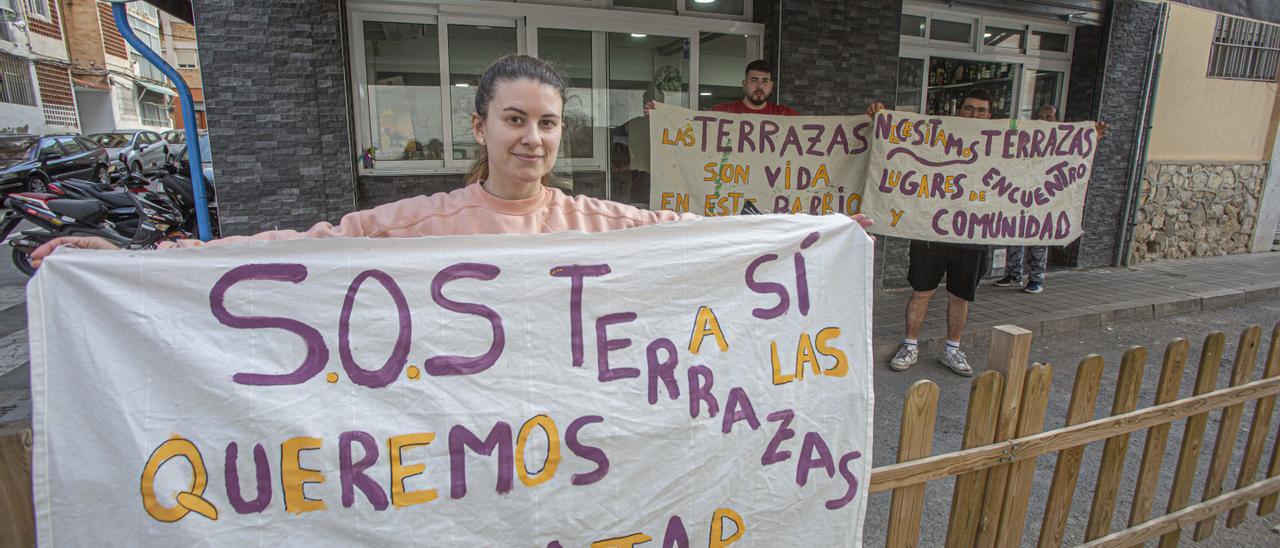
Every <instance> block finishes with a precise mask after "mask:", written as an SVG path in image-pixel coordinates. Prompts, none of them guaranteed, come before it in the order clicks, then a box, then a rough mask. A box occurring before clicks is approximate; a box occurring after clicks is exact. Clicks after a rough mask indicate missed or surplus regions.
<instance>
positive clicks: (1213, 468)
mask: <svg viewBox="0 0 1280 548" xmlns="http://www.w3.org/2000/svg"><path fill="white" fill-rule="evenodd" d="M1261 337H1262V329H1260V328H1259V327H1258V326H1256V325H1255V326H1253V327H1250V328H1248V329H1246V330H1244V332H1242V333H1240V344H1239V346H1237V347H1236V362H1235V365H1233V366H1232V368H1231V386H1237V385H1241V384H1244V383H1247V382H1249V377H1250V376H1251V375H1252V373H1253V365H1254V362H1255V361H1256V360H1257V359H1258V339H1260V338H1261ZM1243 414H1244V404H1243V403H1241V404H1236V405H1232V406H1231V407H1228V408H1226V409H1223V410H1222V421H1221V422H1219V423H1218V439H1217V442H1216V445H1214V447H1213V459H1212V460H1210V461H1209V476H1208V478H1206V479H1205V482H1204V496H1202V497H1201V499H1200V500H1209V499H1213V498H1217V496H1218V495H1221V494H1222V481H1223V480H1224V479H1226V475H1227V467H1228V466H1230V465H1231V453H1232V452H1233V451H1235V447H1236V433H1237V432H1238V431H1239V430H1240V419H1241V415H1243ZM1217 518H1218V516H1216V515H1215V516H1212V517H1209V518H1206V519H1204V520H1201V521H1200V523H1197V524H1196V532H1195V535H1194V536H1192V537H1191V538H1194V539H1195V540H1196V542H1200V541H1203V540H1204V539H1207V538H1209V535H1212V534H1213V523H1214V522H1215V521H1217Z"/></svg>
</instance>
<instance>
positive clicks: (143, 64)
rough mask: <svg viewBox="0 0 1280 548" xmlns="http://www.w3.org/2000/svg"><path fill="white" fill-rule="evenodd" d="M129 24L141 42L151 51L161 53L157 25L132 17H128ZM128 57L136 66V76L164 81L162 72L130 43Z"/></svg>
mask: <svg viewBox="0 0 1280 548" xmlns="http://www.w3.org/2000/svg"><path fill="white" fill-rule="evenodd" d="M129 25H130V26H131V27H133V32H134V34H137V35H138V38H140V39H142V42H143V43H144V44H146V45H147V47H149V48H151V51H153V52H155V53H156V54H157V55H160V54H161V52H162V51H163V50H162V46H161V43H160V28H159V27H157V26H155V25H153V24H151V23H148V22H146V21H142V20H140V19H137V18H134V17H130V18H129ZM129 59H130V60H132V61H133V62H134V64H135V66H136V67H137V72H136V75H137V76H141V77H143V78H147V79H150V80H155V81H157V82H163V81H165V76H164V73H163V72H160V69H159V68H156V66H155V65H152V64H151V61H148V60H147V58H146V57H143V56H142V54H141V53H139V52H138V51H137V50H135V49H133V46H132V45H131V46H129Z"/></svg>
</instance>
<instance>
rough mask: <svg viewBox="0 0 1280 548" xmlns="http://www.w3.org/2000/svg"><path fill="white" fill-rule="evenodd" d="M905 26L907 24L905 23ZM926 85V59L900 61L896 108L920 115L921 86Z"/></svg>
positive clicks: (903, 59) (901, 59)
mask: <svg viewBox="0 0 1280 548" xmlns="http://www.w3.org/2000/svg"><path fill="white" fill-rule="evenodd" d="M904 24H905V23H904ZM923 83H924V59H911V58H908V57H902V58H899V59H898V96H897V97H896V100H895V102H894V108H895V109H897V110H903V111H907V112H915V113H917V114H919V113H920V96H921V90H920V86H921V85H922V84H923Z"/></svg>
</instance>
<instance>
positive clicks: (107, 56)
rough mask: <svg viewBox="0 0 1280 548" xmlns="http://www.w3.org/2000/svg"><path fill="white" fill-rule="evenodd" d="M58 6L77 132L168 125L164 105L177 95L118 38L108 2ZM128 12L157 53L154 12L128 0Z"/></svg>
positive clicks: (72, 0) (79, 0) (77, 0)
mask: <svg viewBox="0 0 1280 548" xmlns="http://www.w3.org/2000/svg"><path fill="white" fill-rule="evenodd" d="M61 5H62V9H63V11H64V20H65V26H66V29H67V43H68V46H69V48H70V52H71V62H72V64H73V66H72V67H71V74H72V77H73V81H74V83H75V97H76V102H77V103H78V105H79V110H80V120H81V126H82V129H83V131H84V132H85V133H97V132H104V131H112V130H116V129H149V130H154V131H164V130H167V129H170V128H172V127H173V122H172V120H171V119H170V106H169V105H170V102H171V101H172V99H173V98H174V97H176V96H177V93H175V92H174V91H173V89H172V88H171V87H170V86H169V84H168V83H167V81H166V78H165V77H164V75H163V74H161V73H160V71H159V70H158V69H156V68H155V67H154V66H152V65H151V63H149V62H147V60H146V59H144V58H143V57H142V55H141V54H139V53H138V52H137V51H134V50H133V48H131V47H129V45H128V44H127V43H126V42H125V41H124V37H123V36H121V35H120V32H119V31H118V30H117V29H116V26H115V17H114V16H113V15H112V13H111V4H110V3H109V2H104V1H101V0H62V1H61ZM128 13H129V24H130V27H131V28H132V29H133V30H134V32H135V33H136V34H137V35H138V37H139V38H141V39H142V40H143V41H144V42H145V43H147V44H148V45H149V46H150V47H151V49H153V50H155V51H156V52H158V53H161V54H162V55H163V51H164V49H163V46H162V42H161V37H160V12H159V11H158V10H156V8H154V7H151V6H150V5H148V4H146V3H143V2H134V3H130V4H128Z"/></svg>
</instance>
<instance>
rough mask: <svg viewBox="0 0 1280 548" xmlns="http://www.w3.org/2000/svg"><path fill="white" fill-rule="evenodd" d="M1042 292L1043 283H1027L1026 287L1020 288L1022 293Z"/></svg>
mask: <svg viewBox="0 0 1280 548" xmlns="http://www.w3.org/2000/svg"><path fill="white" fill-rule="evenodd" d="M1041 291H1044V282H1027V287H1024V288H1022V292H1023V293H1039V292H1041Z"/></svg>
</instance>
